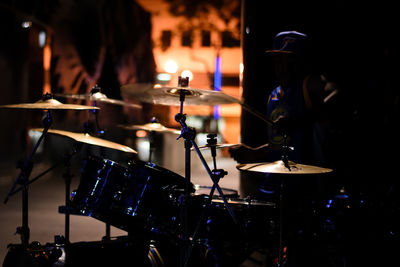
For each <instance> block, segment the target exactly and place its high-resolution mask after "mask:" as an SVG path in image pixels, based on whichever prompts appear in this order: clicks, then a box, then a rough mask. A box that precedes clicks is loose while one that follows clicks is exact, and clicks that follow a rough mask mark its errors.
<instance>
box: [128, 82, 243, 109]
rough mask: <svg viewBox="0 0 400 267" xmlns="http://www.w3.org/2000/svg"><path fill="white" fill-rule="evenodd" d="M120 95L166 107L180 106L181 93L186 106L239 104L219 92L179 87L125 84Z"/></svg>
mask: <svg viewBox="0 0 400 267" xmlns="http://www.w3.org/2000/svg"><path fill="white" fill-rule="evenodd" d="M121 92H122V94H124V95H126V96H127V97H131V98H135V99H137V100H139V101H142V102H145V103H150V104H158V105H168V106H179V105H180V94H181V92H182V93H184V95H185V101H184V105H186V106H214V105H222V104H235V103H237V104H239V103H240V100H238V99H236V98H234V97H232V96H229V95H226V94H224V93H222V92H220V91H212V90H204V89H196V88H191V87H179V86H157V85H156V86H153V85H151V84H127V85H124V86H122V87H121Z"/></svg>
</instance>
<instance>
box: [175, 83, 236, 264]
mask: <svg viewBox="0 0 400 267" xmlns="http://www.w3.org/2000/svg"><path fill="white" fill-rule="evenodd" d="M188 85H189V79H188V78H187V77H186V78H182V77H179V80H178V86H180V87H188ZM186 93H187V91H185V90H184V89H180V90H179V101H180V111H179V113H178V114H176V115H175V120H176V121H177V122H178V123H179V124H180V125H181V126H182V130H181V134H180V135H179V137H178V138H177V139H179V138H181V137H183V138H184V141H185V142H184V143H185V180H186V186H185V190H184V191H185V192H184V194H183V196H182V197H181V199H180V205H181V221H182V233H181V237H182V239H183V241H184V242H187V241H188V232H189V231H188V220H187V219H188V201H189V197H190V188H191V182H190V176H191V169H190V157H191V155H190V149H191V147H192V146H193V147H194V149H195V150H196V153H197V155H198V156H199V158H200V160H201V162H202V164H203V166H204V168H205V169H206V171H207V173H208V175H209V176H210V178H211V180H212V182H213V185H214V186H215V188H216V189H217V190H218V192H219V195H220V196H221V198H222V200H223V202H224V205H225V207H226V209H227V211H228V213H229V215H230V216H231V217H232V219H233V221H234V222H235V224H237V220H236V217H235V215H234V213H233V211H232V209H231V208H230V206H229V204H228V202H227V201H226V199H225V196H224V194H223V192H222V189H221V187H220V186H219V185H218V182H217V181H216V179H215V178H214V175H213V173H212V171H211V170H210V168H209V167H208V165H207V162H206V160H205V159H204V157H203V155H202V154H201V152H200V149H199V147H198V146H197V144H196V142H195V140H194V139H195V136H196V132H195V130H194V129H193V128H191V127H188V126H187V124H186V114H183V103H184V101H185V94H186ZM188 256H189V250H188V249H187V248H186V246H183V248H182V249H181V262H180V263H181V266H185V263H187V262H188V260H189V258H188Z"/></svg>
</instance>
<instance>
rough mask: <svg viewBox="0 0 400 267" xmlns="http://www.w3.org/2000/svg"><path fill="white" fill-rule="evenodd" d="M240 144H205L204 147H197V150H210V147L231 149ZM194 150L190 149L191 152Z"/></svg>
mask: <svg viewBox="0 0 400 267" xmlns="http://www.w3.org/2000/svg"><path fill="white" fill-rule="evenodd" d="M240 145H241V144H206V145H204V146H199V149H200V150H202V149H207V148H211V147H215V148H226V147H233V146H240ZM193 149H194V148H193V147H192V148H191V150H193Z"/></svg>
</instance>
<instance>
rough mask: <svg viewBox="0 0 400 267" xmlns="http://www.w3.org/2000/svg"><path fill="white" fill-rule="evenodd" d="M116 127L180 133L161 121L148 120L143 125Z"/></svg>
mask: <svg viewBox="0 0 400 267" xmlns="http://www.w3.org/2000/svg"><path fill="white" fill-rule="evenodd" d="M118 127H120V128H123V129H125V130H133V131H137V130H143V131H148V132H162V133H173V134H180V133H181V131H179V130H177V129H173V128H167V127H165V126H164V125H162V124H161V123H158V122H150V123H146V124H143V125H118Z"/></svg>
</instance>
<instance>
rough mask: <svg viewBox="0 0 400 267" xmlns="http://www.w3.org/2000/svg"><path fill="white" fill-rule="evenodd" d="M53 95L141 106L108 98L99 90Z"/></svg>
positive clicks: (135, 106) (126, 105)
mask: <svg viewBox="0 0 400 267" xmlns="http://www.w3.org/2000/svg"><path fill="white" fill-rule="evenodd" d="M54 96H57V97H65V98H72V99H80V100H91V101H99V102H104V103H107V104H112V105H119V106H125V107H130V108H139V109H141V108H142V106H141V105H138V104H133V103H128V102H125V101H122V100H118V99H111V98H108V97H107V96H106V95H105V94H103V93H101V92H96V93H93V94H58V93H56V94H54Z"/></svg>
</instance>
